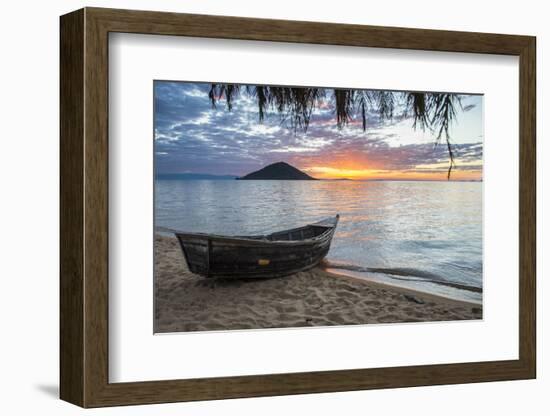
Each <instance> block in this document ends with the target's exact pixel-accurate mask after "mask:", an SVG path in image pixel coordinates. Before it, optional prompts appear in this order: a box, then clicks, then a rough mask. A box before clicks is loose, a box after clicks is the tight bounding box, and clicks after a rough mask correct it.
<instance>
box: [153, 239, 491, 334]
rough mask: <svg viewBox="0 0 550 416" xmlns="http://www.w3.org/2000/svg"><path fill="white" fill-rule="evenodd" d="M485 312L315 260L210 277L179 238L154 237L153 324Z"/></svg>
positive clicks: (261, 323) (201, 325) (433, 317)
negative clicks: (242, 275) (250, 275)
mask: <svg viewBox="0 0 550 416" xmlns="http://www.w3.org/2000/svg"><path fill="white" fill-rule="evenodd" d="M471 319H482V309H481V307H480V306H479V305H476V304H470V303H467V302H461V301H455V300H451V299H446V298H442V297H438V296H435V295H431V294H426V293H421V292H416V291H413V290H410V289H404V288H399V287H393V286H388V285H384V284H381V283H374V282H367V281H364V280H360V279H357V278H353V277H348V276H342V275H336V274H332V273H328V272H326V271H324V270H323V269H322V268H320V267H316V268H314V269H312V270H310V271H307V272H301V273H296V274H294V275H291V276H287V277H283V278H277V279H268V280H217V279H205V278H203V277H201V276H198V275H195V274H192V273H191V272H189V270H188V268H187V265H186V263H185V259H184V257H183V254H182V252H181V249H180V248H179V245H178V242H177V240H176V239H175V238H173V237H165V236H160V235H157V236H156V237H155V320H154V322H155V332H156V333H161V332H164V333H165V332H182V331H185V332H186V331H218V330H234V329H259V328H290V327H307V326H326V325H352V324H377V323H397V322H433V321H456V320H471Z"/></svg>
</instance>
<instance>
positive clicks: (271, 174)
mask: <svg viewBox="0 0 550 416" xmlns="http://www.w3.org/2000/svg"><path fill="white" fill-rule="evenodd" d="M238 179H242V180H258V179H260V180H262V179H263V180H266V179H271V180H298V181H307V180H316V179H315V178H312V177H311V176H309V175H308V174H307V173H304V172H302V171H301V170H299V169H296V168H295V167H294V166H290V165H289V164H288V163H285V162H277V163H273V164H271V165H268V166H266V167H264V168H262V169H260V170H257V171H256V172H252V173H249V174H248V175H245V176H243V177H241V178H238Z"/></svg>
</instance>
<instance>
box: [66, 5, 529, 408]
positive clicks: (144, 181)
mask: <svg viewBox="0 0 550 416" xmlns="http://www.w3.org/2000/svg"><path fill="white" fill-rule="evenodd" d="M535 104H536V97H535V38H533V37H529V36H516V35H497V34H484V33H466V32H449V31H434V30H421V29H402V28H389V27H373V26H359V25H340V24H326V23H313V22H294V21H278V20H262V19H250V18H239V17H224V16H203V15H187V14H175V13H159V12H145V11H128V10H113V9H98V8H85V9H82V10H78V11H75V12H73V13H70V14H68V15H65V16H62V17H61V305H60V309H61V311H60V312H61V316H60V322H61V352H60V356H61V369H60V370H61V389H60V395H61V398H62V399H64V400H66V401H69V402H71V403H75V404H77V405H80V406H83V407H100V406H111V405H113V406H114V405H125V404H145V403H162V402H176V401H189V400H210V399H222V398H236V397H254V396H266V395H283V394H299V393H315V392H331V391H347V390H361V389H374V388H396V387H408V386H420V385H435V384H453V383H469V382H483V381H498V380H514V379H528V378H534V377H535V374H536V359H535V357H536V334H535V309H536V308H535V244H536V236H535V217H536V212H535V202H536V194H535V160H536V153H535Z"/></svg>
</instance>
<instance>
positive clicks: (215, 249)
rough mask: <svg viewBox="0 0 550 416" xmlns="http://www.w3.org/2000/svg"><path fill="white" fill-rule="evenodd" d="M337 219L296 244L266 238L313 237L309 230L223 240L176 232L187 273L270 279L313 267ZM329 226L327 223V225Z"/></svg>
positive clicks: (300, 229) (325, 251) (302, 229)
mask: <svg viewBox="0 0 550 416" xmlns="http://www.w3.org/2000/svg"><path fill="white" fill-rule="evenodd" d="M337 221H338V218H337V217H336V218H335V219H334V220H333V225H331V226H330V225H327V226H325V225H323V229H322V230H321V231H324V232H321V233H320V234H318V235H316V236H315V237H313V238H308V239H304V240H295V241H284V240H276V241H270V240H269V238H271V237H275V238H280V237H284V235H285V233H287V234H288V236H289V238H292V237H293V236H294V235H295V234H296V233H300V236H302V235H304V236H305V235H307V236H309V235H313V234H314V232H313V231H311V229H310V227H316V225H315V224H314V225H312V226H309V227H302V228H298V229H293V230H287V231H282V232H279V233H274V234H271V235H270V236H264V237H262V236H256V237H238V238H234V237H222V236H211V235H207V234H184V233H177V234H176V235H177V237H178V240H179V242H180V245H181V248H182V250H183V253H184V256H185V259H186V261H187V264H188V267H189V270H190V271H191V272H192V273H196V274H200V275H202V276H205V277H221V278H270V277H279V276H285V275H289V274H293V273H297V272H300V271H304V270H308V269H311V268H313V267H315V266H316V265H317V264H319V262H320V261H321V260H322V259H323V257H325V256H326V255H327V253H328V251H329V249H330V243H331V241H332V237H333V235H334V231H335V227H336V223H337ZM329 224H330V223H329Z"/></svg>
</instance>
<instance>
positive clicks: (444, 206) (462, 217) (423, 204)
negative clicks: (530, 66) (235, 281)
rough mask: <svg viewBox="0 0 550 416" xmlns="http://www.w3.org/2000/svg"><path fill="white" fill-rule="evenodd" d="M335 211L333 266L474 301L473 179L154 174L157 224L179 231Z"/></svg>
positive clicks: (291, 222) (476, 221) (477, 273)
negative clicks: (271, 178) (194, 177)
mask: <svg viewBox="0 0 550 416" xmlns="http://www.w3.org/2000/svg"><path fill="white" fill-rule="evenodd" d="M336 213H338V214H340V222H339V224H338V228H337V230H336V234H335V236H334V239H333V242H332V246H331V249H330V252H329V254H328V256H327V260H328V262H327V263H328V267H329V269H331V270H332V271H335V272H341V273H345V274H351V275H354V276H356V277H360V278H365V279H370V280H378V281H382V282H386V283H391V284H395V285H402V286H407V287H412V288H414V289H418V290H422V291H428V292H432V293H436V294H440V295H445V296H449V297H453V298H458V299H464V300H470V301H476V302H481V298H482V294H481V288H482V184H481V183H477V182H393V181H380V182H373V181H371V182H367V181H237V180H157V181H156V182H155V225H156V226H163V227H168V228H173V229H178V230H184V231H191V232H205V233H216V234H227V235H231V234H238V235H243V234H264V233H270V232H273V231H277V230H280V229H285V228H292V227H297V226H301V225H305V224H307V223H310V222H315V221H318V220H320V219H322V218H324V217H328V216H333V215H335V214H336Z"/></svg>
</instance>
